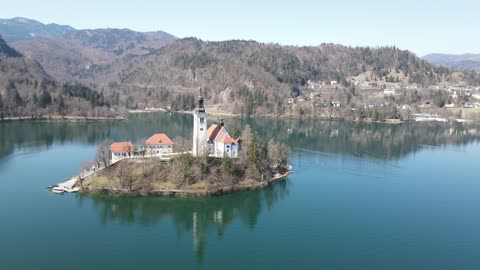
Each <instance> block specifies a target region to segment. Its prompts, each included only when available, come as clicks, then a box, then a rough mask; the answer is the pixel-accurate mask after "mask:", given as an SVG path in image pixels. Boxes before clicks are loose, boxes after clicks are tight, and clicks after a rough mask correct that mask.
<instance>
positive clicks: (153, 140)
mask: <svg viewBox="0 0 480 270" xmlns="http://www.w3.org/2000/svg"><path fill="white" fill-rule="evenodd" d="M146 144H147V145H154V144H173V141H172V140H170V138H169V137H168V136H167V135H165V133H158V134H154V135H153V136H152V137H150V139H148V140H147V141H146Z"/></svg>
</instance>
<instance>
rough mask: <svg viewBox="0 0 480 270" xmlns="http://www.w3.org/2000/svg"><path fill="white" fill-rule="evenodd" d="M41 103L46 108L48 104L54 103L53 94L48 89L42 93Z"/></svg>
mask: <svg viewBox="0 0 480 270" xmlns="http://www.w3.org/2000/svg"><path fill="white" fill-rule="evenodd" d="M38 103H39V105H40V107H42V108H46V107H47V106H48V105H50V104H52V96H51V95H50V93H49V92H48V91H47V90H43V91H42V94H41V95H40V100H39V102H38Z"/></svg>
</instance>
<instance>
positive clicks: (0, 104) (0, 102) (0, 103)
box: [0, 93, 4, 120]
mask: <svg viewBox="0 0 480 270" xmlns="http://www.w3.org/2000/svg"><path fill="white" fill-rule="evenodd" d="M3 118H4V115H3V97H2V93H0V120H3Z"/></svg>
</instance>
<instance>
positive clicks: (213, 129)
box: [207, 124, 221, 141]
mask: <svg viewBox="0 0 480 270" xmlns="http://www.w3.org/2000/svg"><path fill="white" fill-rule="evenodd" d="M220 130H221V127H220V126H219V125H216V124H213V125H211V126H210V127H209V128H208V130H207V138H208V139H209V140H212V141H214V140H215V138H216V137H217V135H218V133H219V131H220Z"/></svg>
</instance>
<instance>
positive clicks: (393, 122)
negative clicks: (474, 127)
mask: <svg viewBox="0 0 480 270" xmlns="http://www.w3.org/2000/svg"><path fill="white" fill-rule="evenodd" d="M128 112H129V113H155V112H170V113H179V114H193V112H192V111H169V110H167V109H163V108H155V109H152V110H130V111H128ZM208 114H209V115H213V116H227V117H247V116H245V115H242V114H234V113H227V112H222V111H217V112H211V111H210V112H209V113H208ZM247 118H270V119H271V118H280V119H312V120H322V121H346V122H353V123H381V124H389V125H398V124H403V123H410V122H414V123H415V122H447V123H470V122H480V121H475V120H468V119H457V118H455V119H447V118H445V119H444V120H441V121H440V120H438V117H432V118H424V119H422V120H415V118H412V119H410V120H401V119H385V120H384V121H373V120H372V119H370V118H366V119H364V120H358V119H355V118H349V117H325V116H316V115H305V116H302V115H285V114H283V115H275V114H256V115H250V116H248V117H247Z"/></svg>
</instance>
